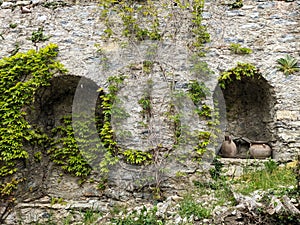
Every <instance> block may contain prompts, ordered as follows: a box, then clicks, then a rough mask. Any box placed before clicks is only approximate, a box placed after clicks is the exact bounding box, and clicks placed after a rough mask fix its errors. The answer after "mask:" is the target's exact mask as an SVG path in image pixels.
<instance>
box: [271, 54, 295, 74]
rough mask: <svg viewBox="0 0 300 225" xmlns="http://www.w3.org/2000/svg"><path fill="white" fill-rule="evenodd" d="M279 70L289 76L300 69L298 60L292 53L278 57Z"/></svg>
mask: <svg viewBox="0 0 300 225" xmlns="http://www.w3.org/2000/svg"><path fill="white" fill-rule="evenodd" d="M276 62H277V63H278V66H277V68H278V70H279V71H281V72H283V74H284V75H286V76H288V75H291V74H293V73H296V72H298V71H299V69H300V67H299V65H298V60H297V59H295V58H293V57H292V56H290V55H286V56H285V57H284V58H280V59H277V61H276Z"/></svg>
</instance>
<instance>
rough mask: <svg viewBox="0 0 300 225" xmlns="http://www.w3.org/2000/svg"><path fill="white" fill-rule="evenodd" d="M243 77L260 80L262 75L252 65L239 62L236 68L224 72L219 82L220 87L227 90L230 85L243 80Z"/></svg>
mask: <svg viewBox="0 0 300 225" xmlns="http://www.w3.org/2000/svg"><path fill="white" fill-rule="evenodd" d="M243 77H249V78H257V79H259V78H260V77H261V73H260V72H259V70H258V69H257V68H256V67H255V66H254V65H252V64H250V63H241V62H238V64H237V66H236V67H234V68H231V69H229V70H227V71H225V72H223V73H222V74H221V76H220V77H219V78H218V81H219V85H220V87H221V88H222V89H225V88H226V86H227V85H228V84H230V83H231V82H233V81H236V80H241V79H242V78H243Z"/></svg>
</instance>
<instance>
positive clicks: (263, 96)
mask: <svg viewBox="0 0 300 225" xmlns="http://www.w3.org/2000/svg"><path fill="white" fill-rule="evenodd" d="M221 98H223V99H221ZM214 99H215V100H217V101H221V102H222V100H223V109H222V105H220V120H221V123H222V122H223V123H224V125H223V131H224V132H225V134H226V135H230V136H231V137H232V139H233V141H234V142H235V144H236V146H237V150H238V154H237V156H236V157H237V158H245V157H247V156H249V147H250V145H251V142H252V143H254V142H260V143H265V144H267V143H269V142H270V141H271V140H272V136H273V134H272V127H271V126H272V122H273V114H274V112H273V108H274V104H275V100H274V92H273V88H272V87H271V86H270V85H269V84H268V82H267V81H266V80H265V79H264V78H263V77H260V78H249V77H243V78H242V79H241V80H235V81H232V82H231V83H230V84H227V86H226V88H225V89H222V90H221V91H219V92H218V91H215V94H214Z"/></svg>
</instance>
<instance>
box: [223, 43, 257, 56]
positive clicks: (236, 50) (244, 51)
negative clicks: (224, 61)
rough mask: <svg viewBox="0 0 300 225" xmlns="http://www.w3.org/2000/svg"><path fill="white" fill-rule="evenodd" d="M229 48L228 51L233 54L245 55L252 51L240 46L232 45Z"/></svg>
mask: <svg viewBox="0 0 300 225" xmlns="http://www.w3.org/2000/svg"><path fill="white" fill-rule="evenodd" d="M229 48H230V51H231V52H232V53H234V54H239V55H246V54H251V53H252V50H251V49H250V48H244V47H241V45H240V44H235V43H232V44H230V47H229Z"/></svg>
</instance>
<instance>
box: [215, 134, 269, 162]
mask: <svg viewBox="0 0 300 225" xmlns="http://www.w3.org/2000/svg"><path fill="white" fill-rule="evenodd" d="M249 153H250V156H251V157H252V158H257V159H264V158H267V157H270V156H271V154H272V149H271V147H270V146H269V145H267V144H265V143H255V142H250V148H249ZM220 155H221V156H222V157H225V158H236V157H237V155H238V149H237V147H236V144H235V143H234V141H233V140H232V139H231V138H230V137H229V136H225V140H224V141H223V143H222V146H221V149H220Z"/></svg>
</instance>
